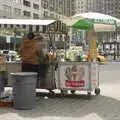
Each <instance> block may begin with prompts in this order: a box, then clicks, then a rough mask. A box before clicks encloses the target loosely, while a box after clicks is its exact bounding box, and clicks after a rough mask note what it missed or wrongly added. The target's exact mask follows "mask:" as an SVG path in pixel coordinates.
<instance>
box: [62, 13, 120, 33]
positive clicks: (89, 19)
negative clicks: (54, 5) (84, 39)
mask: <svg viewBox="0 0 120 120" xmlns="http://www.w3.org/2000/svg"><path fill="white" fill-rule="evenodd" d="M62 21H63V22H64V23H66V25H67V26H70V27H73V28H77V29H84V30H91V29H94V30H95V31H96V32H100V31H115V29H116V28H117V27H120V20H119V19H117V18H115V17H112V16H110V15H105V14H101V13H95V12H88V13H83V14H76V15H74V16H72V17H71V18H69V19H64V20H62Z"/></svg>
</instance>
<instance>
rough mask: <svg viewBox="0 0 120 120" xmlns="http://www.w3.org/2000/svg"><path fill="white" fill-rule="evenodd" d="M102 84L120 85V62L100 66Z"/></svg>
mask: <svg viewBox="0 0 120 120" xmlns="http://www.w3.org/2000/svg"><path fill="white" fill-rule="evenodd" d="M99 75H100V76H99V78H100V84H107V83H108V84H110V83H111V84H112V83H113V84H114V83H120V62H108V63H107V64H105V65H100V66H99Z"/></svg>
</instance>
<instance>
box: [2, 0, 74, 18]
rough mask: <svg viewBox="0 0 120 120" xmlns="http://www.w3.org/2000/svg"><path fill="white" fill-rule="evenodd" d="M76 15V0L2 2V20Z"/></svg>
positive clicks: (9, 0)
mask: <svg viewBox="0 0 120 120" xmlns="http://www.w3.org/2000/svg"><path fill="white" fill-rule="evenodd" d="M73 14H75V0H5V1H4V0H0V17H1V18H18V19H19V18H30V19H39V18H41V19H44V18H56V19H59V18H61V17H66V16H67V17H68V16H72V15H73Z"/></svg>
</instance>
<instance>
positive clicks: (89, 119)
mask: <svg viewBox="0 0 120 120" xmlns="http://www.w3.org/2000/svg"><path fill="white" fill-rule="evenodd" d="M109 87H110V88H111V86H108V88H107V87H106V85H105V86H101V88H102V89H103V90H104V91H102V93H101V95H100V96H94V95H93V96H92V97H91V99H90V100H88V99H86V96H85V95H80V96H67V97H53V98H48V99H44V97H38V98H37V102H36V109H33V110H15V109H13V108H0V120H2V119H3V120H61V119H62V120H120V102H119V99H120V98H119V99H115V98H114V97H115V96H112V95H111V94H110V92H109V93H107V92H108V91H107V89H109ZM118 87H119V88H120V85H118V86H117V88H118ZM116 90H117V89H116ZM106 93H107V94H108V96H105V94H106ZM117 94H118V93H117ZM110 95H111V97H110ZM116 96H117V95H116Z"/></svg>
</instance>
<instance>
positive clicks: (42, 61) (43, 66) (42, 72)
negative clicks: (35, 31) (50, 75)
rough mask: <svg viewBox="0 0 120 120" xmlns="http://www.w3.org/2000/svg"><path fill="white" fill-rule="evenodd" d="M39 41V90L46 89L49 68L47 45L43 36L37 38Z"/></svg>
mask: <svg viewBox="0 0 120 120" xmlns="http://www.w3.org/2000/svg"><path fill="white" fill-rule="evenodd" d="M36 40H38V46H39V50H40V53H41V54H40V57H39V65H38V80H37V88H44V89H45V88H46V82H47V81H46V75H47V71H48V68H49V58H48V57H47V52H48V51H47V44H46V42H45V40H44V38H43V36H41V35H39V36H37V37H36Z"/></svg>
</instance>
